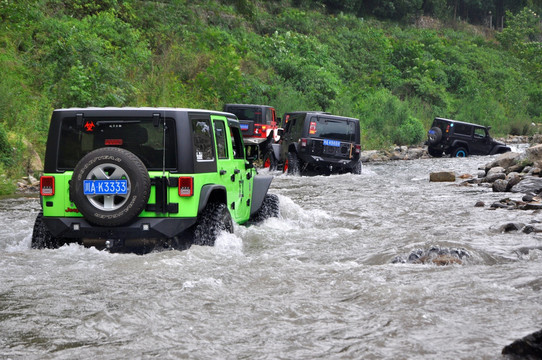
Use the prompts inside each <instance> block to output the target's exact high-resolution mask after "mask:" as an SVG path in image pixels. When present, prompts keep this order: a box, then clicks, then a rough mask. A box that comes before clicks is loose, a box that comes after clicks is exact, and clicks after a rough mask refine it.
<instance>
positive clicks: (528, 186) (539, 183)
mask: <svg viewBox="0 0 542 360" xmlns="http://www.w3.org/2000/svg"><path fill="white" fill-rule="evenodd" d="M510 191H511V192H516V193H533V194H538V193H540V192H541V191H542V178H540V177H535V176H527V177H525V178H524V179H523V180H521V181H520V182H518V183H517V184H516V185H514V186H512V188H511V189H510Z"/></svg>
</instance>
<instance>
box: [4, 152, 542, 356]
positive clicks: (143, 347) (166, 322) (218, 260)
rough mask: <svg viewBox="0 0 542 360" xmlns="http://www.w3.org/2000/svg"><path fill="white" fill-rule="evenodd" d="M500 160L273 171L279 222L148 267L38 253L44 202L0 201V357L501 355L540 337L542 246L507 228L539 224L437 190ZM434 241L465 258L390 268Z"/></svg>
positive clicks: (474, 190) (98, 255)
mask: <svg viewBox="0 0 542 360" xmlns="http://www.w3.org/2000/svg"><path fill="white" fill-rule="evenodd" d="M491 159H492V157H469V158H466V159H451V158H442V159H420V160H413V161H393V162H387V163H382V164H367V165H365V166H364V168H363V174H362V175H360V176H355V175H337V176H329V177H324V176H316V177H292V176H285V175H282V174H279V173H276V174H275V175H276V176H275V179H274V180H273V183H272V185H271V192H273V193H276V194H278V195H279V198H280V202H281V204H280V211H281V217H280V218H278V219H270V220H267V221H266V222H264V223H263V224H261V225H258V226H250V227H243V226H236V227H235V234H223V235H222V236H221V237H220V238H219V239H218V241H217V244H216V246H215V247H212V248H211V247H199V246H193V247H192V248H190V249H189V250H187V251H182V252H180V251H165V252H156V253H150V254H147V255H143V256H141V255H135V254H110V253H108V252H104V251H97V250H95V249H92V248H83V247H80V246H77V245H70V246H64V247H62V248H60V249H57V250H32V249H30V237H31V232H32V226H33V222H34V219H35V216H36V214H37V212H38V209H39V201H38V199H36V198H31V197H29V198H17V199H7V200H2V201H0V214H1V216H0V279H1V280H0V358H1V359H87V358H103V359H128V358H141V359H149V358H159V359H179V358H182V359H414V358H415V359H495V358H500V356H501V355H500V353H501V350H502V348H503V347H504V346H505V345H507V344H509V343H511V342H512V341H513V340H515V339H517V338H520V337H523V336H525V335H527V334H530V333H532V332H534V331H537V330H540V329H541V328H542V278H541V274H542V252H541V251H540V250H536V249H533V250H530V251H520V249H522V248H536V247H540V246H541V245H542V235H541V234H536V233H532V234H524V233H521V232H520V233H517V232H516V233H500V232H499V231H498V230H497V229H498V227H499V226H500V225H502V224H504V223H507V222H523V223H530V222H532V221H533V220H542V218H541V215H539V214H533V211H521V210H514V211H511V210H503V209H498V210H489V205H490V204H491V203H492V202H494V201H498V200H500V199H502V198H504V197H511V198H512V199H521V196H522V194H510V193H508V194H503V193H493V192H492V191H491V189H489V188H485V187H466V186H456V185H453V184H449V183H430V182H429V181H428V179H429V173H430V172H431V171H440V170H453V171H455V172H456V174H463V173H471V174H476V173H477V168H478V166H479V165H482V164H485V163H487V162H489V161H490V160H491ZM458 183H459V181H457V182H456V184H458ZM477 201H483V202H484V203H485V204H486V206H485V207H475V206H474V204H475V203H476V202H477ZM434 246H438V247H441V248H458V249H464V250H465V251H466V252H468V254H469V255H470V256H469V257H468V258H466V259H465V261H464V263H463V264H462V265H458V264H454V265H449V266H437V265H434V264H409V263H392V261H393V259H394V258H396V257H397V256H408V254H409V253H410V252H411V251H414V250H416V249H427V248H430V247H434Z"/></svg>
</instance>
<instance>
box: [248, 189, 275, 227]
mask: <svg viewBox="0 0 542 360" xmlns="http://www.w3.org/2000/svg"><path fill="white" fill-rule="evenodd" d="M279 213H280V212H279V197H278V196H277V195H275V194H266V195H265V197H264V198H263V202H262V206H261V207H260V209H259V210H258V212H256V214H254V215H253V216H252V218H251V219H250V221H251V222H252V223H259V222H262V221H264V220H266V219H269V218H271V217H279Z"/></svg>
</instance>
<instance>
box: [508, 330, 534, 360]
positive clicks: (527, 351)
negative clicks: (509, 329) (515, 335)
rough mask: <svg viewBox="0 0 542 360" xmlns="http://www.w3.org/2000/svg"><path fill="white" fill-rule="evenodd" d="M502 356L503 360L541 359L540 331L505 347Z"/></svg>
mask: <svg viewBox="0 0 542 360" xmlns="http://www.w3.org/2000/svg"><path fill="white" fill-rule="evenodd" d="M502 354H503V355H505V359H542V330H539V331H537V332H534V333H532V334H530V335H527V336H525V337H524V338H521V339H519V340H516V341H514V342H513V343H512V344H510V345H507V346H505V347H504V348H503V349H502Z"/></svg>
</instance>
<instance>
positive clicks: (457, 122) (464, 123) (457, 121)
mask: <svg viewBox="0 0 542 360" xmlns="http://www.w3.org/2000/svg"><path fill="white" fill-rule="evenodd" d="M435 120H443V121H450V122H453V123H455V124H463V125H470V126H477V127H482V128H489V127H488V126H484V125H480V124H473V123H469V122H465V121H459V120H452V119H446V118H441V117H436V118H435Z"/></svg>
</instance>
